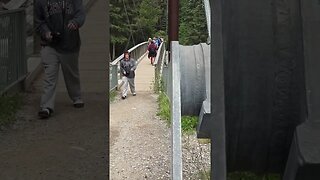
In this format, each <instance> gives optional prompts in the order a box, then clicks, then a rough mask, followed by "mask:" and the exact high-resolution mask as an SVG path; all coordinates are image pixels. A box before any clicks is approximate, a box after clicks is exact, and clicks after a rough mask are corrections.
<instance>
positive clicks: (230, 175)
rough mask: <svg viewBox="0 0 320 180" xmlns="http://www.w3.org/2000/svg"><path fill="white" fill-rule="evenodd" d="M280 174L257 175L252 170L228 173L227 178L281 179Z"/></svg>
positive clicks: (235, 179)
mask: <svg viewBox="0 0 320 180" xmlns="http://www.w3.org/2000/svg"><path fill="white" fill-rule="evenodd" d="M280 179H281V178H280V175H279V174H267V175H256V174H254V173H252V172H232V173H228V178H227V180H280Z"/></svg>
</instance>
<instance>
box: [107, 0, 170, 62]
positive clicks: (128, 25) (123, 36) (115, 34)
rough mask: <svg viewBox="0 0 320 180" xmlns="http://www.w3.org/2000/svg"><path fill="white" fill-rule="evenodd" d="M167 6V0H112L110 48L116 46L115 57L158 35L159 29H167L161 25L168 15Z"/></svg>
mask: <svg viewBox="0 0 320 180" xmlns="http://www.w3.org/2000/svg"><path fill="white" fill-rule="evenodd" d="M165 7H166V1H165V0H111V1H110V21H111V29H110V31H111V44H112V46H111V47H110V48H113V46H114V48H115V57H117V56H119V55H120V54H121V53H122V52H123V50H125V49H128V48H130V47H132V46H134V45H136V44H139V43H141V42H143V41H146V40H147V39H148V37H152V36H157V35H156V32H157V31H159V30H165V27H163V26H161V24H162V21H161V20H162V19H164V17H165V16H166V14H164V13H165V12H166V11H164V10H163V8H165ZM161 28H162V29H161ZM111 52H113V51H111Z"/></svg>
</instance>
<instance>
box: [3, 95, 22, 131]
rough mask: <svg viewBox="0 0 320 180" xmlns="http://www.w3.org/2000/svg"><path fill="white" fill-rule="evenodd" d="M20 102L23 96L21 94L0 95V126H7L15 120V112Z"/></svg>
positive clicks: (19, 106) (20, 104)
mask: <svg viewBox="0 0 320 180" xmlns="http://www.w3.org/2000/svg"><path fill="white" fill-rule="evenodd" d="M22 103H23V96H22V95H21V94H14V95H4V96H1V97H0V126H7V125H9V124H12V123H13V122H15V121H16V113H17V111H18V110H19V109H20V108H21V106H22Z"/></svg>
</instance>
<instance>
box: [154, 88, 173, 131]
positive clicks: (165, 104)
mask: <svg viewBox="0 0 320 180" xmlns="http://www.w3.org/2000/svg"><path fill="white" fill-rule="evenodd" d="M158 104H159V112H158V113H157V116H159V117H160V118H161V119H163V120H165V121H166V122H167V124H168V126H170V102H169V98H168V96H167V95H166V94H165V93H164V92H161V93H160V94H159V96H158Z"/></svg>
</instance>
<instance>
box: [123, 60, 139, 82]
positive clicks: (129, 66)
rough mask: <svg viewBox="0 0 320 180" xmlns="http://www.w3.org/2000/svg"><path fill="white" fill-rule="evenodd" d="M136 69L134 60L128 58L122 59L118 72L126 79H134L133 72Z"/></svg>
mask: <svg viewBox="0 0 320 180" xmlns="http://www.w3.org/2000/svg"><path fill="white" fill-rule="evenodd" d="M136 68H137V63H136V61H135V60H134V59H132V58H130V59H129V60H125V59H122V60H121V61H120V70H121V74H122V75H123V76H126V77H128V78H134V77H135V72H134V71H135V70H136Z"/></svg>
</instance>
